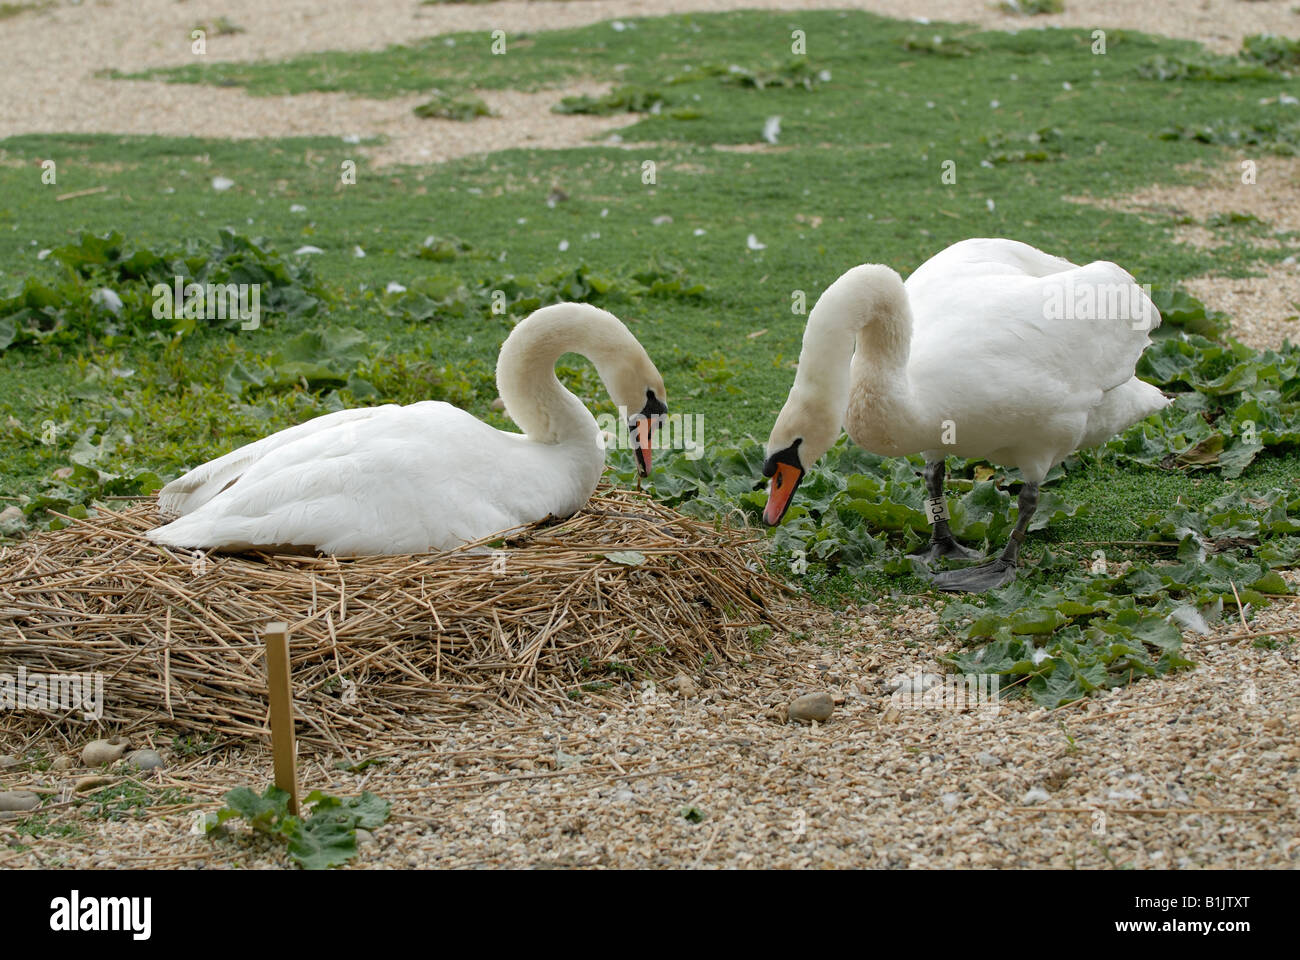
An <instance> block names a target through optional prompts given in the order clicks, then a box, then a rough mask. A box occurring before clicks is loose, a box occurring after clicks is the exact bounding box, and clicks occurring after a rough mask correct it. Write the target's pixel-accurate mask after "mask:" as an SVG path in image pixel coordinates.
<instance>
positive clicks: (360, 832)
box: [357, 827, 379, 847]
mask: <svg viewBox="0 0 1300 960" xmlns="http://www.w3.org/2000/svg"><path fill="white" fill-rule="evenodd" d="M378 842H379V841H377V840H376V839H375V835H374V834H373V833H371V832H370V831H369V830H364V829H362V828H361V827H357V846H358V847H360V846H362V845H363V844H371V843H378Z"/></svg>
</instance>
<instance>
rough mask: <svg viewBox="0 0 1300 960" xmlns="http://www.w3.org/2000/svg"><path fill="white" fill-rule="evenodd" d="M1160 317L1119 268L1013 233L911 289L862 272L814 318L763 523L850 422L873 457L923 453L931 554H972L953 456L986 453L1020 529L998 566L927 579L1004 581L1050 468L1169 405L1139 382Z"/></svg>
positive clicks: (933, 265)
mask: <svg viewBox="0 0 1300 960" xmlns="http://www.w3.org/2000/svg"><path fill="white" fill-rule="evenodd" d="M1159 323H1160V314H1159V312H1158V311H1157V310H1156V308H1155V305H1154V304H1152V303H1151V301H1150V299H1149V298H1148V297H1147V296H1146V294H1145V293H1144V292H1143V291H1142V289H1141V288H1140V287H1138V286H1137V284H1136V283H1135V282H1134V280H1133V278H1132V276H1130V275H1129V274H1128V273H1127V272H1126V271H1125V270H1123V269H1121V268H1120V267H1118V266H1116V265H1115V264H1113V263H1109V262H1106V261H1100V260H1099V261H1096V262H1094V263H1090V264H1088V265H1087V266H1083V267H1079V266H1076V265H1075V264H1073V263H1070V262H1069V261H1068V260H1063V259H1061V258H1060V257H1053V256H1050V255H1048V254H1046V253H1043V252H1042V251H1041V250H1037V249H1035V248H1034V247H1031V246H1029V245H1028V244H1025V243H1020V242H1018V241H1015V240H1001V239H997V240H964V241H962V242H961V243H956V244H953V245H952V246H950V247H948V248H947V249H946V250H943V251H941V252H940V253H938V254H936V255H935V256H934V257H932V258H930V259H929V260H927V261H926V262H925V263H924V264H922V265H921V266H920V267H919V268H918V269H917V270H916V272H915V273H913V274H912V276H911V277H909V278H908V280H907V283H906V284H904V283H903V281H902V280H901V279H899V276H898V274H897V273H895V272H894V271H893V270H891V269H890V268H889V267H886V266H883V265H878V264H864V265H862V266H858V267H854V268H853V269H852V270H850V271H848V272H847V273H845V274H844V275H843V276H842V277H840V278H839V279H838V280H836V281H835V282H834V283H833V284H831V285H830V287H828V288H827V289H826V292H825V293H823V294H822V295H821V297H820V299H819V300H818V301H817V305H816V306H815V307H814V308H813V310H812V312H811V313H810V314H809V316H808V325H807V328H806V329H805V331H804V337H803V347H802V350H801V352H800V354H799V369H798V373H797V374H796V376H795V381H794V387H793V388H792V389H791V391H790V396H789V398H788V399H787V400H786V403H785V406H784V407H783V408H782V410H781V413H780V416H778V417H777V421H776V425H775V426H774V427H773V429H772V434H771V437H770V438H769V439H768V443H767V453H768V458H767V462H766V463H765V464H764V468H763V473H764V475H765V476H768V477H771V478H772V483H771V486H770V488H769V495H768V501H767V508H766V510H765V511H764V514H763V517H764V520H766V522H767V523H769V524H773V525H775V524H777V523H780V522H781V518H782V517H783V516H784V515H785V511H786V510H787V509H788V508H789V506H790V502H791V498H792V497H793V495H794V491H795V488H796V487H798V485H799V482H800V480H801V479H802V478H803V475H804V472H805V471H806V470H807V469H808V468H809V467H811V466H812V465H813V464H814V463H816V462H817V460H818V459H820V458H821V456H822V454H824V453H825V452H826V451H827V450H828V449H829V448H830V446H831V445H832V444H833V443H834V442H835V440H836V439H837V438H838V437H839V433H840V426H841V424H843V425H844V427H845V429H847V430H848V433H849V436H850V437H852V439H853V440H854V442H856V443H857V444H858V445H859V446H861V447H863V448H864V449H866V450H869V451H871V452H872V453H877V454H881V455H883V456H891V457H896V456H904V455H907V454H913V453H922V454H924V456H925V460H926V468H925V481H926V486H927V488H928V491H929V494H930V501H929V510H928V513H929V516H930V520H931V523H932V524H933V529H932V537H931V541H930V548H929V550H927V551H926V552H925V553H924V554H922V556H923V558H925V559H927V560H932V559H935V558H936V557H939V556H957V557H962V558H967V559H971V558H974V557H975V556H976V555H975V554H973V553H972V552H971V551H969V550H967V549H966V548H965V547H962V546H961V545H959V544H958V543H957V542H956V541H955V540H954V539H953V537H952V533H951V531H950V530H949V528H948V523H947V516H948V514H947V510H946V507H945V505H944V499H943V480H944V458H945V457H946V456H947V455H948V454H953V455H955V456H959V457H981V458H984V459H987V460H990V461H992V462H993V463H997V464H1001V465H1003V466H1013V467H1017V468H1018V469H1019V470H1020V472H1021V474H1022V475H1023V476H1024V478H1025V483H1024V485H1023V486H1022V487H1021V489H1020V497H1019V515H1018V517H1017V520H1016V527H1015V530H1014V532H1013V533H1012V534H1011V539H1010V541H1009V542H1008V544H1007V547H1006V549H1005V550H1004V551H1003V552H1002V554H1001V555H1000V556H999V557H998V558H997V559H994V560H991V561H989V562H987V563H985V564H982V565H980V566H976V567H966V568H964V569H957V570H948V571H945V572H943V573H941V574H939V575H938V576H936V577H935V578H934V584H935V586H937V587H939V588H940V589H942V590H954V591H973V592H974V591H983V590H989V589H992V588H993V587H998V586H1002V585H1004V584H1006V583H1009V582H1010V581H1011V580H1012V579H1014V578H1015V571H1016V560H1017V557H1018V555H1019V551H1020V545H1021V543H1022V542H1023V541H1024V537H1025V532H1026V530H1027V529H1028V526H1029V520H1030V518H1031V517H1032V516H1033V513H1034V510H1035V508H1036V507H1037V505H1038V485H1039V484H1040V483H1041V482H1042V481H1043V478H1044V477H1046V476H1047V472H1048V471H1049V470H1050V469H1051V468H1052V467H1053V466H1054V465H1055V464H1057V463H1060V462H1061V461H1062V460H1064V459H1065V458H1066V457H1068V456H1069V455H1070V454H1071V453H1073V452H1074V451H1075V450H1079V449H1083V448H1087V447H1092V446H1096V445H1097V444H1099V443H1102V442H1103V441H1105V440H1107V439H1108V438H1110V437H1112V436H1114V435H1115V434H1116V433H1119V432H1120V431H1122V430H1124V429H1125V428H1127V427H1128V426H1130V425H1131V424H1134V423H1136V422H1138V421H1139V420H1142V419H1144V418H1145V417H1148V416H1150V415H1151V414H1153V413H1156V412H1157V411H1159V410H1161V409H1163V408H1164V407H1166V406H1168V404H1169V403H1170V401H1169V400H1168V399H1167V398H1166V397H1165V396H1164V395H1163V394H1161V392H1160V391H1159V390H1157V389H1156V388H1155V387H1153V386H1151V385H1150V384H1148V383H1144V382H1142V381H1141V380H1138V379H1137V378H1136V377H1135V376H1134V375H1133V370H1134V366H1135V364H1136V363H1137V361H1138V358H1139V357H1140V356H1141V355H1142V351H1143V350H1144V349H1146V347H1147V345H1148V344H1149V343H1150V342H1151V341H1150V338H1149V337H1148V332H1149V331H1150V330H1152V329H1154V328H1155V327H1156V326H1158V325H1159ZM850 356H852V362H851V363H850V360H849V358H850Z"/></svg>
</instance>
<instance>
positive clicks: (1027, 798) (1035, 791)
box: [1020, 787, 1052, 804]
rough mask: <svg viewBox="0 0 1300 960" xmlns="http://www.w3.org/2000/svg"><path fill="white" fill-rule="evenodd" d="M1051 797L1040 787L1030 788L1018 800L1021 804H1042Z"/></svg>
mask: <svg viewBox="0 0 1300 960" xmlns="http://www.w3.org/2000/svg"><path fill="white" fill-rule="evenodd" d="M1050 799H1052V798H1051V795H1050V794H1048V792H1047V791H1046V790H1044V789H1043V788H1042V787H1031V788H1030V789H1029V790H1028V791H1026V793H1025V795H1024V796H1023V797H1021V798H1020V802H1021V803H1022V804H1031V803H1043V802H1045V801H1047V800H1050Z"/></svg>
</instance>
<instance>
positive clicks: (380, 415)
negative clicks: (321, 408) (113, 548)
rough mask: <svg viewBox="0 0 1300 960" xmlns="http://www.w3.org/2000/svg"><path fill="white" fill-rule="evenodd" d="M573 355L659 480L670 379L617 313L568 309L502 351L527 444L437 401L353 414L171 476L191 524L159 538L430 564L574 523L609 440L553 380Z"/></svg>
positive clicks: (178, 523) (163, 500) (536, 318)
mask: <svg viewBox="0 0 1300 960" xmlns="http://www.w3.org/2000/svg"><path fill="white" fill-rule="evenodd" d="M568 352H574V353H578V354H581V355H583V356H585V357H587V358H588V359H590V360H591V361H592V362H593V363H594V364H595V367H596V371H597V373H598V374H599V375H600V378H601V380H602V381H603V382H604V384H605V387H606V389H607V390H608V391H609V393H610V396H611V397H612V398H613V400H614V402H615V404H617V405H618V406H619V407H620V409H624V410H630V411H636V413H634V414H633V415H632V416H631V417H630V421H631V422H630V424H629V428H630V435H631V436H633V437H635V438H636V443H637V447H636V455H637V460H638V465H639V466H640V468H641V471H642V473H643V474H644V473H646V472H648V471H649V468H650V457H651V453H650V451H651V434H652V431H653V429H654V425H655V423H656V422H657V421H658V418H660V417H661V415H662V414H664V413H665V412H666V411H667V407H666V406H665V400H666V395H665V391H664V382H663V378H662V377H660V376H659V371H658V370H657V369H655V365H654V363H652V362H651V360H650V357H649V355H647V353H646V351H645V349H644V348H643V347H642V346H641V344H640V343H638V342H637V340H636V338H635V337H634V336H632V334H631V333H630V332H629V331H628V329H627V327H625V326H624V325H623V324H622V323H621V322H620V321H619V320H618V318H617V317H615V316H614V315H613V314H610V313H607V312H606V311H604V310H600V309H597V308H596V307H592V306H589V305H587V304H582V303H561V304H557V305H555V306H549V307H543V308H542V309H540V310H537V311H536V312H534V313H533V314H532V315H530V316H529V317H528V318H527V319H525V320H523V321H522V322H521V323H519V325H518V326H516V327H515V328H514V330H513V331H512V332H511V334H510V336H509V337H508V338H507V339H506V342H505V343H504V344H503V345H502V347H501V355H500V357H499V359H498V361H497V388H498V390H499V391H500V394H501V397H502V399H503V400H504V401H505V406H506V412H507V413H509V415H510V416H511V418H512V419H513V420H514V421H515V423H517V424H518V425H519V427H520V428H521V429H522V430H523V431H524V432H523V433H522V434H518V433H508V432H505V431H502V430H496V429H494V428H492V427H490V426H488V425H487V424H485V423H483V422H482V421H481V420H477V419H475V418H474V417H473V416H471V415H470V414H468V413H466V412H465V411H464V410H461V409H459V408H458V407H454V406H452V405H451V404H448V403H442V402H438V401H424V402H421V403H413V404H410V405H409V406H399V405H397V404H388V405H385V406H381V407H370V408H362V409H356V410H341V411H339V412H337V413H332V414H328V415H326V416H323V417H317V418H316V419H314V420H309V421H308V422H306V423H303V424H299V425H298V426H296V427H290V428H289V429H287V430H281V431H280V432H279V433H276V434H273V435H271V436H269V437H266V438H265V439H263V440H259V441H257V442H255V443H251V444H249V445H247V446H245V447H241V448H239V449H238V450H235V451H234V452H232V453H228V454H226V455H225V456H223V457H220V458H218V459H216V460H213V461H211V462H210V463H206V464H204V465H203V466H200V467H196V468H195V469H193V470H191V471H190V472H189V473H187V474H185V475H184V476H182V477H179V478H178V479H176V480H173V481H172V482H171V483H169V484H167V486H165V487H163V489H162V491H161V492H160V494H159V498H158V505H159V509H160V510H161V511H162V512H163V513H164V514H180V519H178V520H174V521H173V522H171V523H168V524H167V525H165V526H161V527H158V528H156V529H154V530H151V531H150V532H149V534H148V536H149V538H150V539H151V540H153V541H154V542H156V543H160V544H164V545H166V546H171V547H187V548H202V549H205V550H228V551H241V550H252V549H266V550H271V549H286V548H298V549H304V548H309V549H315V550H319V551H321V552H323V553H331V554H337V555H343V556H359V555H367V554H399V553H424V552H427V551H432V550H445V549H450V548H452V547H456V546H458V545H460V544H462V543H464V542H466V541H470V540H476V539H478V538H480V537H483V536H486V535H488V534H491V533H495V532H497V531H499V530H505V529H508V528H511V527H518V526H522V525H525V524H528V523H533V522H535V521H538V520H543V519H545V518H546V517H548V516H551V517H557V518H562V517H568V516H571V515H572V514H574V513H576V512H577V511H578V510H580V509H581V508H582V507H583V505H585V504H586V503H587V501H588V500H589V499H590V497H591V495H592V493H593V492H594V491H595V489H596V485H597V483H598V482H599V480H600V475H601V473H602V471H603V470H604V464H605V443H604V438H603V435H602V433H601V431H600V429H599V428H598V427H597V424H596V420H595V418H594V417H593V416H592V415H591V413H590V412H589V411H588V410H587V408H586V407H584V406H583V404H582V402H581V401H580V400H579V399H578V398H577V397H575V396H574V395H573V394H572V393H570V392H569V391H568V390H566V389H565V388H564V387H563V386H562V385H561V384H560V381H559V380H558V379H557V378H556V376H555V363H556V361H557V360H559V358H560V356H561V355H562V354H565V353H568Z"/></svg>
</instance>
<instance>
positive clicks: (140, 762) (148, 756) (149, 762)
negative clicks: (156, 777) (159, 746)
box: [126, 750, 165, 770]
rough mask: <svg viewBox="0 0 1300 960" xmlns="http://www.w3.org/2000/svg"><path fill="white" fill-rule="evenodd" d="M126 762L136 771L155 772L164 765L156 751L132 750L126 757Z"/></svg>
mask: <svg viewBox="0 0 1300 960" xmlns="http://www.w3.org/2000/svg"><path fill="white" fill-rule="evenodd" d="M126 762H127V763H129V764H131V766H133V767H135V768H136V769H137V770H157V769H159V768H161V767H162V766H164V765H165V761H164V760H163V758H162V755H161V754H159V753H158V752H157V751H156V750H132V751H131V752H130V753H128V754H127V755H126Z"/></svg>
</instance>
